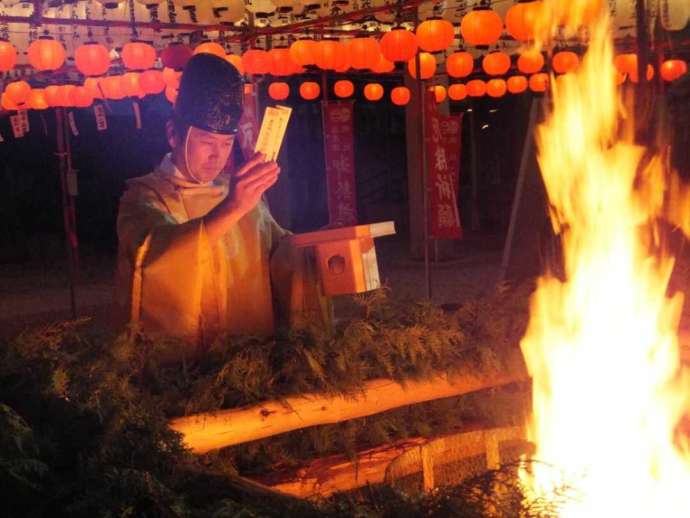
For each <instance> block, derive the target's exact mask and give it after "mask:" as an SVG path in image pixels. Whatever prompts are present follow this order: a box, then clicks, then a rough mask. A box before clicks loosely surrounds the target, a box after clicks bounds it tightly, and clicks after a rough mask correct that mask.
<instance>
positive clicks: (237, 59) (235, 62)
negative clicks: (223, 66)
mask: <svg viewBox="0 0 690 518" xmlns="http://www.w3.org/2000/svg"><path fill="white" fill-rule="evenodd" d="M225 61H227V62H228V63H230V64H231V65H232V66H234V67H235V68H236V69H237V71H238V72H239V73H240V74H241V75H243V74H244V65H243V64H242V56H238V55H236V54H227V55H226V56H225Z"/></svg>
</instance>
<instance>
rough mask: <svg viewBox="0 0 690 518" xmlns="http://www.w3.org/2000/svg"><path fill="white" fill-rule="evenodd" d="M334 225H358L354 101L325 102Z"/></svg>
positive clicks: (328, 182)
mask: <svg viewBox="0 0 690 518" xmlns="http://www.w3.org/2000/svg"><path fill="white" fill-rule="evenodd" d="M322 114H323V141H324V155H325V158H326V185H327V190H328V220H329V224H330V225H339V226H347V225H356V224H357V192H356V190H355V189H356V184H355V146H354V120H353V119H354V101H325V102H323V103H322Z"/></svg>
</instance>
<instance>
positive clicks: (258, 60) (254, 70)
mask: <svg viewBox="0 0 690 518" xmlns="http://www.w3.org/2000/svg"><path fill="white" fill-rule="evenodd" d="M242 65H244V71H245V72H246V73H247V74H252V75H254V74H268V71H269V70H270V68H271V58H270V57H269V56H268V52H266V51H265V50H260V49H249V50H248V51H247V52H245V53H244V54H242Z"/></svg>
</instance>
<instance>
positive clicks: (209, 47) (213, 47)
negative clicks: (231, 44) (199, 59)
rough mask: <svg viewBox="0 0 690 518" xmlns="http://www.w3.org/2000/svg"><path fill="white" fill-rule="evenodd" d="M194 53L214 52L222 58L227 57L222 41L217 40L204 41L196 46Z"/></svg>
mask: <svg viewBox="0 0 690 518" xmlns="http://www.w3.org/2000/svg"><path fill="white" fill-rule="evenodd" d="M194 54H213V55H214V56H218V57H219V58H221V59H225V49H224V48H223V46H222V45H221V44H220V43H216V42H215V41H204V42H203V43H200V44H199V45H197V46H196V47H195V48H194Z"/></svg>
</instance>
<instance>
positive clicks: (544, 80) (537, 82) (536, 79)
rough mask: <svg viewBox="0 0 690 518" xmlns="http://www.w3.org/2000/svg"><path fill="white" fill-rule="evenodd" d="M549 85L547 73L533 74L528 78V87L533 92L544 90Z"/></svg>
mask: <svg viewBox="0 0 690 518" xmlns="http://www.w3.org/2000/svg"><path fill="white" fill-rule="evenodd" d="M548 87H549V75H548V74H545V73H543V72H539V73H538V74H534V75H532V76H530V78H529V89H530V90H532V91H533V92H545V91H546V89H547V88H548Z"/></svg>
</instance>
